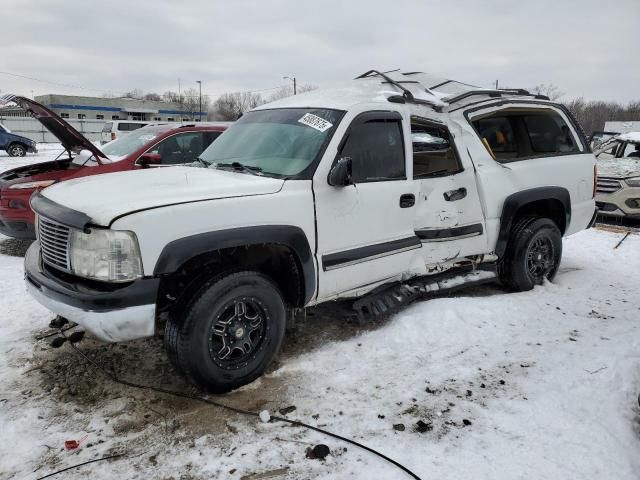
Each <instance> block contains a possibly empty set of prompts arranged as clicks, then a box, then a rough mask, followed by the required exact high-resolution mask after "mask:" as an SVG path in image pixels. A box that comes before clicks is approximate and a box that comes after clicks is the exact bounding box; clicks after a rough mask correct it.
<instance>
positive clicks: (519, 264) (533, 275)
mask: <svg viewBox="0 0 640 480" xmlns="http://www.w3.org/2000/svg"><path fill="white" fill-rule="evenodd" d="M561 259H562V234H561V233H560V229H559V228H558V226H557V225H556V224H555V223H554V222H553V221H552V220H550V219H548V218H536V217H526V218H522V219H520V220H519V221H517V222H516V223H515V225H514V227H513V230H512V231H511V236H510V238H509V242H508V244H507V249H506V251H505V254H504V255H503V257H502V258H501V259H500V261H499V262H498V274H499V277H500V281H501V282H502V284H503V285H505V286H506V287H507V288H509V289H510V290H513V291H517V292H522V291H526V290H531V289H532V288H533V287H534V286H535V285H542V283H543V282H544V281H545V280H549V281H552V280H553V279H554V277H555V275H556V273H558V268H559V267H560V260H561Z"/></svg>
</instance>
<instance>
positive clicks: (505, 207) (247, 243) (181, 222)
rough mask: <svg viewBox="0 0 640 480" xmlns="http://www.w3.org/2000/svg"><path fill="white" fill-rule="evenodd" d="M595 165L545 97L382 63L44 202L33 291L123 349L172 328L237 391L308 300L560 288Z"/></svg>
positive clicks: (212, 376)
mask: <svg viewBox="0 0 640 480" xmlns="http://www.w3.org/2000/svg"><path fill="white" fill-rule="evenodd" d="M427 87H431V88H427ZM594 165H595V158H594V156H593V155H592V154H591V152H590V150H589V148H588V146H587V144H586V141H585V138H584V135H583V134H582V133H581V131H580V129H579V127H578V126H577V124H576V123H575V121H574V120H573V119H572V117H571V115H570V114H569V112H568V111H567V109H566V108H564V107H563V106H562V105H559V104H555V103H552V102H550V101H548V99H546V97H540V96H534V95H530V94H528V93H527V92H525V91H521V90H517V91H516V90H474V89H470V88H469V87H466V86H463V85H462V84H457V83H455V82H450V81H438V80H434V79H433V78H432V77H429V76H428V75H425V74H420V73H407V74H400V73H393V74H381V73H378V72H376V71H370V72H367V73H366V74H364V75H362V76H361V77H358V78H357V79H356V80H355V81H354V82H353V84H352V85H350V86H348V87H346V88H342V89H335V90H325V91H314V92H310V93H306V94H304V95H297V96H294V97H290V98H287V99H283V100H280V101H278V102H275V103H272V104H269V105H265V106H262V107H259V108H257V109H256V110H253V111H252V112H249V113H247V114H245V115H244V116H243V117H242V118H241V119H240V120H239V121H238V122H237V123H236V124H234V125H233V126H232V127H231V128H229V129H228V130H227V131H226V132H225V133H224V134H222V135H221V136H220V138H219V139H218V140H217V141H216V142H215V143H213V144H212V145H211V146H210V147H209V148H208V149H207V150H205V151H204V152H203V153H202V155H201V158H200V159H199V162H198V163H197V164H194V165H192V166H178V167H171V168H161V169H150V170H141V171H138V172H126V173H114V174H109V175H99V176H95V177H87V178H83V179H79V180H72V181H69V182H64V183H62V184H59V185H54V186H52V187H50V188H47V189H46V190H44V191H42V192H40V193H39V194H37V195H36V196H34V197H33V199H32V202H31V203H32V206H33V209H34V210H35V211H36V213H37V214H38V231H39V241H38V242H36V243H34V245H33V246H32V247H31V248H30V249H29V252H28V254H27V256H26V260H25V263H26V283H27V286H28V289H29V291H30V292H31V294H32V295H33V296H34V297H35V298H36V299H37V300H38V301H39V302H41V303H42V304H43V305H45V306H46V307H48V308H49V309H50V310H51V311H53V312H55V313H57V314H59V315H61V316H63V317H66V318H68V319H70V320H72V321H74V322H77V323H79V324H80V325H82V326H84V327H85V328H86V329H87V330H89V331H90V332H92V333H93V334H94V335H96V336H98V337H99V338H101V339H104V340H107V341H124V340H130V339H134V338H140V337H145V336H151V335H153V334H154V333H155V332H157V331H158V330H159V326H160V325H162V323H164V324H165V327H164V328H165V345H166V348H167V351H168V353H169V356H170V357H171V359H172V360H173V361H174V362H175V364H176V365H177V366H178V367H179V369H180V370H181V371H182V372H184V373H185V374H186V375H187V376H188V377H189V378H190V379H191V380H192V381H193V382H194V383H196V384H198V385H200V386H201V387H203V388H205V389H207V390H209V391H212V392H223V391H228V390H230V389H233V388H236V387H238V386H240V385H243V384H246V383H248V382H250V381H252V380H254V379H255V378H257V377H258V376H259V375H260V374H261V373H262V372H263V371H264V370H265V368H266V367H267V365H268V364H269V362H270V361H271V360H272V359H273V357H274V355H276V353H277V352H278V350H279V348H280V345H281V343H282V340H283V337H284V334H285V326H286V322H287V315H288V313H290V312H295V311H296V310H298V309H301V308H304V307H307V306H310V305H314V304H318V303H321V302H326V301H328V300H333V299H337V298H346V297H352V298H355V297H358V300H357V301H356V302H355V304H354V305H355V306H356V307H357V308H358V310H359V311H360V313H373V314H375V313H380V312H384V311H389V310H391V309H393V308H395V307H397V306H399V305H401V304H403V303H405V302H406V301H409V300H413V299H415V298H417V297H419V296H423V295H425V294H429V293H431V292H434V291H447V290H451V289H453V288H458V287H459V286H460V285H463V284H465V283H472V282H473V283H477V282H481V281H494V280H496V279H499V280H500V281H501V282H502V283H503V284H504V285H505V286H506V287H508V288H509V289H513V290H527V289H531V288H532V287H533V286H534V285H536V284H540V283H542V282H543V281H544V280H545V279H549V280H551V279H552V278H553V276H554V275H555V274H556V272H557V270H558V266H559V264H560V258H561V253H562V236H563V235H570V234H572V233H575V232H578V231H580V230H582V229H585V228H587V227H589V226H590V225H591V223H592V222H593V219H594V218H595V204H594V198H593V197H594V182H595V178H594Z"/></svg>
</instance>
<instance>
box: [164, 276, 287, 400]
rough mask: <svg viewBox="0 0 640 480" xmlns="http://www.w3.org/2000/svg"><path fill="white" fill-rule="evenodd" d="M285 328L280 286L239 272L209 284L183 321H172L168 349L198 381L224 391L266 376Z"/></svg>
mask: <svg viewBox="0 0 640 480" xmlns="http://www.w3.org/2000/svg"><path fill="white" fill-rule="evenodd" d="M285 327H286V309H285V304H284V300H283V299H282V294H281V293H280V291H279V289H278V287H277V286H276V285H275V284H274V283H273V282H272V281H271V280H270V279H269V278H268V277H267V276H265V275H263V274H261V273H258V272H252V271H244V272H237V273H232V274H224V275H221V276H218V277H216V278H214V279H212V280H211V281H209V282H207V283H206V284H205V285H204V286H203V287H202V288H201V289H200V291H199V292H198V293H197V294H196V295H195V296H194V298H193V299H192V300H191V302H190V303H189V304H188V305H187V307H186V308H185V310H184V312H183V315H182V322H181V323H176V322H175V320H168V324H167V326H166V330H165V345H166V347H167V350H168V354H169V357H170V358H171V360H172V361H173V362H174V363H175V364H176V366H177V367H178V369H179V370H180V371H181V372H182V373H184V374H185V375H186V376H187V377H188V378H189V379H190V380H191V381H192V382H193V383H195V384H196V385H198V386H199V387H200V388H202V389H203V390H206V391H208V392H212V393H224V392H228V391H230V390H233V389H235V388H238V387H240V386H242V385H246V384H248V383H250V382H252V381H253V380H255V379H256V378H258V377H259V376H260V375H262V373H263V372H264V371H265V370H266V368H267V367H268V366H269V364H270V363H271V361H272V360H273V358H274V357H275V356H276V354H277V353H278V352H279V351H280V347H281V345H282V340H283V338H284V333H285ZM167 334H169V336H167Z"/></svg>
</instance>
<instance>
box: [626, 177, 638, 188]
mask: <svg viewBox="0 0 640 480" xmlns="http://www.w3.org/2000/svg"><path fill="white" fill-rule="evenodd" d="M625 182H627V185H629V186H630V187H640V177H633V178H627V179H626V180H625Z"/></svg>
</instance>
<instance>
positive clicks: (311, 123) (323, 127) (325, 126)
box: [298, 113, 333, 132]
mask: <svg viewBox="0 0 640 480" xmlns="http://www.w3.org/2000/svg"><path fill="white" fill-rule="evenodd" d="M298 122H299V123H302V124H303V125H306V126H307V127H311V128H315V129H316V130H318V131H319V132H326V131H327V130H329V129H330V128H331V127H333V123H329V122H327V121H326V120H325V119H324V118H320V117H318V116H317V115H314V114H313V113H305V114H304V116H303V117H302V118H301V119H300V120H298Z"/></svg>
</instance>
